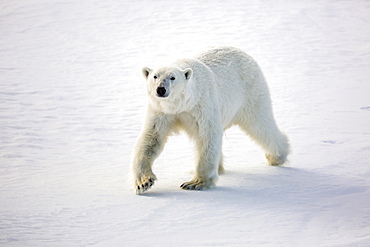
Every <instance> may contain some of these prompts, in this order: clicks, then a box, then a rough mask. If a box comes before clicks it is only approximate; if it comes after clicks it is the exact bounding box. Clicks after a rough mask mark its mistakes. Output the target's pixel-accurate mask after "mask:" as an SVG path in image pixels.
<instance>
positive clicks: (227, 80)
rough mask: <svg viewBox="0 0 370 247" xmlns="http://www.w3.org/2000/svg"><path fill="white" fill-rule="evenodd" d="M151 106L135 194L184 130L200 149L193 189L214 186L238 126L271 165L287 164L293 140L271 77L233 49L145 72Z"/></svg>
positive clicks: (136, 159)
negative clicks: (227, 140) (279, 118)
mask: <svg viewBox="0 0 370 247" xmlns="http://www.w3.org/2000/svg"><path fill="white" fill-rule="evenodd" d="M143 75H144V77H145V78H146V80H147V92H148V96H149V104H148V108H147V115H146V119H145V123H144V126H143V129H142V132H141V134H140V136H139V138H138V140H137V142H136V145H135V148H134V151H133V157H132V171H133V175H134V180H135V191H136V193H138V194H141V193H143V192H144V191H146V190H148V189H150V188H151V186H153V184H154V181H155V180H156V176H155V175H154V173H153V171H152V164H153V162H154V160H155V159H156V158H157V157H158V155H159V154H160V153H161V151H162V150H163V147H164V144H165V143H166V141H167V137H168V136H169V135H171V134H172V133H177V132H179V131H180V130H184V131H185V132H186V133H187V134H188V135H189V136H190V138H192V139H193V140H194V141H195V145H196V150H197V154H196V160H197V165H196V170H195V176H194V178H193V179H192V180H191V181H190V182H186V183H184V184H182V185H181V186H180V187H181V188H182V189H187V190H202V189H207V188H212V187H214V186H215V182H216V180H217V178H218V173H221V172H222V171H223V170H224V168H223V165H222V136H223V131H225V130H226V129H227V128H229V127H231V126H232V125H238V126H240V128H241V129H242V130H244V131H245V132H246V134H248V135H249V136H250V137H251V138H252V139H253V140H254V141H255V142H256V143H257V144H259V145H260V146H261V147H262V148H263V150H264V151H265V155H266V158H267V160H268V162H269V164H270V165H274V166H275V165H281V164H283V163H284V162H285V161H286V159H287V155H288V153H289V144H288V139H287V137H286V136H285V135H284V134H283V133H282V132H281V131H280V130H279V129H278V127H277V125H276V123H275V120H274V117H273V113H272V107H271V99H270V94H269V90H268V86H267V83H266V81H265V78H264V76H263V74H262V72H261V70H260V68H259V66H258V65H257V63H256V62H255V61H254V60H253V59H252V58H251V57H250V56H248V55H247V54H245V53H244V52H243V51H241V50H239V49H236V48H232V47H219V48H212V49H209V50H207V51H205V52H204V53H201V54H199V55H198V56H196V57H194V58H191V59H181V60H177V61H175V62H174V63H172V64H171V65H170V66H163V67H159V68H157V69H153V70H152V69H149V68H146V67H145V68H143Z"/></svg>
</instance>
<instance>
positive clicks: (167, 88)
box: [142, 66, 193, 112]
mask: <svg viewBox="0 0 370 247" xmlns="http://www.w3.org/2000/svg"><path fill="white" fill-rule="evenodd" d="M142 72H143V75H144V77H145V79H146V81H147V92H148V96H149V100H150V102H151V103H152V105H154V106H157V107H160V109H161V110H162V111H165V112H174V111H176V109H175V108H177V107H175V106H176V105H177V106H179V104H181V103H182V100H183V98H184V94H185V88H186V85H187V83H188V81H189V80H190V79H191V78H192V75H193V70H192V69H191V68H187V69H184V70H183V69H180V68H178V67H174V66H165V67H160V68H158V69H149V68H147V67H144V68H143V69H142ZM170 109H171V110H170ZM177 109H178V108H177Z"/></svg>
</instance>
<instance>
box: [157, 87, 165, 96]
mask: <svg viewBox="0 0 370 247" xmlns="http://www.w3.org/2000/svg"><path fill="white" fill-rule="evenodd" d="M165 94H166V88H164V87H158V88H157V95H158V96H159V97H163V96H164V95H165Z"/></svg>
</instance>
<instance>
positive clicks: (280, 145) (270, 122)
mask: <svg viewBox="0 0 370 247" xmlns="http://www.w3.org/2000/svg"><path fill="white" fill-rule="evenodd" d="M271 115H272V114H271ZM239 126H240V128H241V129H242V130H244V131H245V132H246V133H247V135H249V136H250V137H251V138H252V140H254V141H255V142H256V143H257V144H259V145H260V146H261V147H262V149H263V150H264V151H265V156H266V159H267V160H268V163H269V165H272V166H278V165H282V164H284V163H285V162H286V160H287V156H288V154H289V142H288V138H287V136H286V135H285V134H283V133H282V132H281V131H280V130H279V129H278V127H277V125H276V123H275V120H274V118H273V116H267V117H266V116H265V118H263V117H260V118H259V119H256V120H255V121H253V122H252V121H245V122H242V123H241V124H239Z"/></svg>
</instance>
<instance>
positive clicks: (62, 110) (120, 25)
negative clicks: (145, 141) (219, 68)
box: [0, 0, 370, 247]
mask: <svg viewBox="0 0 370 247" xmlns="http://www.w3.org/2000/svg"><path fill="white" fill-rule="evenodd" d="M0 9H1V11H0V140H1V142H0V183H1V189H0V198H1V201H0V246H142V245H152V246H174V245H176V246H327V247H329V246H330V247H331V246H348V247H349V246H351V247H352V246H360V247H365V246H370V199H369V198H370V180H369V177H370V168H369V160H370V141H369V140H370V129H369V123H370V110H369V109H370V99H369V95H370V32H369V23H370V2H369V1H366V0H356V1H350V0H343V1H335V0H327V1H289V0H288V1H273V0H252V1H237V0H230V1H221V0H219V1H165V0H158V1H134V0H127V1H113V0H106V1H97V0H92V1H87V0H78V1H72V0H55V1H48V0H33V1H25V0H21V1H3V2H2V3H1V4H0ZM214 45H231V46H236V47H238V48H241V49H243V50H244V51H246V52H247V53H249V54H250V55H252V56H253V57H254V58H255V59H256V60H257V61H258V63H259V64H260V66H261V67H262V70H263V71H264V73H265V76H266V78H267V80H268V82H269V86H270V91H271V95H272V99H273V105H274V112H275V117H276V120H277V122H278V124H279V126H280V128H281V129H282V130H284V132H286V133H287V135H288V136H289V138H290V141H291V144H292V147H293V154H292V155H290V163H289V164H287V165H285V166H284V167H269V166H267V165H266V164H265V163H266V162H265V160H264V156H263V153H262V151H261V150H260V149H259V147H257V146H256V145H255V144H254V143H252V142H251V141H250V140H249V139H248V137H246V136H244V134H243V133H242V132H241V131H240V130H239V129H237V128H232V129H230V130H228V131H227V132H226V133H225V135H224V144H223V150H224V153H225V155H226V160H225V162H226V164H225V166H226V169H227V173H226V174H225V175H223V176H221V177H220V179H219V182H218V187H217V188H215V189H213V190H209V191H200V192H199V191H183V190H181V189H179V185H180V184H182V183H183V182H185V181H188V180H190V179H191V178H192V169H193V167H194V154H193V147H192V144H191V143H189V141H188V139H187V138H186V136H184V135H180V136H174V137H172V138H170V141H169V143H168V144H167V145H166V148H165V151H164V152H163V153H162V155H161V156H160V158H159V159H158V160H157V161H156V162H155V167H154V171H155V173H156V175H157V177H158V178H159V180H158V181H157V183H156V184H155V186H154V187H153V188H152V189H151V190H150V191H148V192H147V193H145V194H144V195H142V196H137V195H135V194H134V193H133V190H132V185H131V182H130V168H129V162H130V155H131V151H132V148H133V145H134V142H135V140H136V137H137V136H138V134H139V132H140V128H141V124H142V122H143V118H144V114H145V104H146V95H145V90H144V88H145V83H144V79H143V78H142V76H141V68H142V67H143V66H149V67H150V66H154V65H159V64H162V63H163V62H165V61H171V60H173V59H176V58H179V57H182V56H187V55H191V54H194V53H195V52H197V51H201V50H202V49H203V48H205V47H207V46H214Z"/></svg>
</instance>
